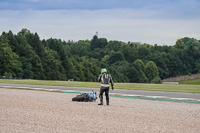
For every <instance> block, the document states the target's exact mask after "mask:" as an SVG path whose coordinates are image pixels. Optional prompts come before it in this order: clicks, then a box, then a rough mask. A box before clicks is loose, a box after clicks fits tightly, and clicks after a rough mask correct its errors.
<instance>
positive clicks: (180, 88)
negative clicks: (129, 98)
mask: <svg viewBox="0 0 200 133" xmlns="http://www.w3.org/2000/svg"><path fill="white" fill-rule="evenodd" d="M0 83H10V84H30V85H50V86H69V87H88V88H99V86H100V83H97V82H77V81H53V80H13V79H0ZM115 89H127V90H145V91H167V92H184V93H200V85H185V84H179V85H167V84H141V83H115Z"/></svg>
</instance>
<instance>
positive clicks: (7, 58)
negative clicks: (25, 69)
mask: <svg viewBox="0 0 200 133" xmlns="http://www.w3.org/2000/svg"><path fill="white" fill-rule="evenodd" d="M21 72H22V69H21V62H20V61H19V57H18V55H16V54H15V53H14V52H12V49H11V47H10V46H9V45H8V44H7V43H2V42H0V75H4V74H9V75H10V77H20V76H21Z"/></svg>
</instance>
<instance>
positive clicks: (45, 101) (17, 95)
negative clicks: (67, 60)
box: [0, 89, 200, 133]
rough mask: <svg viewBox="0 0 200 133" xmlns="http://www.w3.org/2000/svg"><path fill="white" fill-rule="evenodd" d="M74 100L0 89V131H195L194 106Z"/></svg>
mask: <svg viewBox="0 0 200 133" xmlns="http://www.w3.org/2000/svg"><path fill="white" fill-rule="evenodd" d="M74 96H76V94H66V93H53V92H45V91H32V90H17V89H0V133H74V132H78V133H82V132H83V133H90V132H97V133H98V132H105V133H107V132H109V133H122V132H123V133H158V132H159V133H199V132H200V104H189V103H175V102H163V101H149V100H135V99H122V98H113V97H111V98H110V106H107V105H105V101H104V105H103V106H98V105H97V104H98V102H99V101H97V102H72V101H71V99H72V97H74ZM98 100H99V99H98ZM104 100H105V97H104Z"/></svg>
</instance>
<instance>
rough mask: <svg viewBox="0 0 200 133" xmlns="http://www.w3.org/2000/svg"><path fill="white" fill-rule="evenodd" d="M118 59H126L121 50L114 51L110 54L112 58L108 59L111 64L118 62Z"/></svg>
mask: <svg viewBox="0 0 200 133" xmlns="http://www.w3.org/2000/svg"><path fill="white" fill-rule="evenodd" d="M118 61H124V55H123V54H122V53H121V52H113V53H111V55H110V58H109V60H108V63H109V64H113V63H116V62H118Z"/></svg>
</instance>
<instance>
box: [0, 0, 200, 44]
mask: <svg viewBox="0 0 200 133" xmlns="http://www.w3.org/2000/svg"><path fill="white" fill-rule="evenodd" d="M199 7H200V0H0V32H1V33H2V32H3V31H5V32H8V31H10V30H11V31H12V32H13V33H14V34H17V33H18V32H19V31H21V29H22V28H26V29H28V30H30V32H32V33H35V32H37V33H38V35H39V36H40V39H49V38H51V37H52V38H57V39H61V40H65V41H68V40H71V41H72V40H73V41H78V40H91V39H92V37H93V36H94V35H95V34H96V32H98V37H99V38H106V39H107V40H108V41H110V40H117V41H123V42H129V41H130V42H141V43H148V44H151V45H154V44H158V45H174V44H175V43H176V41H177V39H180V38H183V37H191V38H195V39H198V40H200V8H199Z"/></svg>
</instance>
